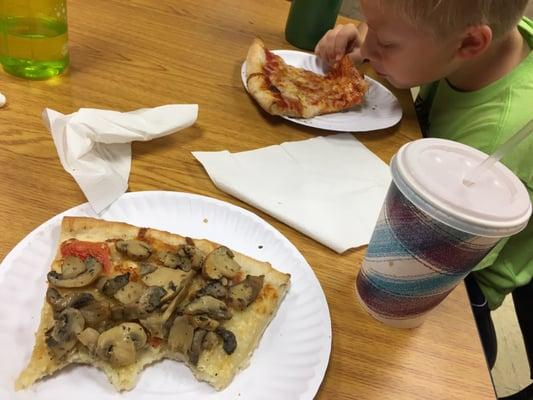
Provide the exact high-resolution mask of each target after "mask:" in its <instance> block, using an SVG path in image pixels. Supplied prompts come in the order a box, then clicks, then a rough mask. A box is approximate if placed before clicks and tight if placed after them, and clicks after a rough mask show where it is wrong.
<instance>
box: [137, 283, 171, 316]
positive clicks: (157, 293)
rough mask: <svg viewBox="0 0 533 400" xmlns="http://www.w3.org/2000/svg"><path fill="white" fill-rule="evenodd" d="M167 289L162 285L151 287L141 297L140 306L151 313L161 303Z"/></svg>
mask: <svg viewBox="0 0 533 400" xmlns="http://www.w3.org/2000/svg"><path fill="white" fill-rule="evenodd" d="M165 294H167V291H166V290H165V289H163V288H162V287H160V286H151V287H149V288H148V289H147V290H146V291H145V292H144V293H143V295H142V296H141V297H140V298H139V306H140V307H141V308H142V310H144V311H145V312H147V313H151V312H152V311H154V310H155V309H156V308H158V307H159V306H160V305H161V301H162V299H163V297H164V296H165Z"/></svg>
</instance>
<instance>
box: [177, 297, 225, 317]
mask: <svg viewBox="0 0 533 400" xmlns="http://www.w3.org/2000/svg"><path fill="white" fill-rule="evenodd" d="M183 312H184V313H185V314H189V315H198V314H207V315H209V316H210V317H211V318H214V319H218V320H220V319H230V318H231V311H230V310H229V309H228V306H227V305H226V303H224V302H223V301H221V300H218V299H215V298H214V297H212V296H203V297H199V298H197V299H194V300H193V301H192V302H190V303H189V304H187V305H186V306H185V308H184V310H183Z"/></svg>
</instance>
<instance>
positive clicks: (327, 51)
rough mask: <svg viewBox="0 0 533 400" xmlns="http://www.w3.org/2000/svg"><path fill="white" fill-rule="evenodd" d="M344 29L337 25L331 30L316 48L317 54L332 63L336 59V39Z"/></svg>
mask: <svg viewBox="0 0 533 400" xmlns="http://www.w3.org/2000/svg"><path fill="white" fill-rule="evenodd" d="M341 29H342V25H337V26H336V27H335V28H333V29H330V30H329V31H327V32H326V34H325V35H324V36H323V37H322V39H320V41H319V42H318V44H317V45H316V47H315V54H316V55H317V56H318V57H319V58H321V59H323V60H324V61H326V62H328V63H331V62H332V61H334V59H335V37H336V36H337V33H338V32H339V31H340V30H341Z"/></svg>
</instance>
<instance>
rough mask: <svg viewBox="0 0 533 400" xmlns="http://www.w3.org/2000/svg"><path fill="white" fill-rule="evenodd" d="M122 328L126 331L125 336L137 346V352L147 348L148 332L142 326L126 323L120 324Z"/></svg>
mask: <svg viewBox="0 0 533 400" xmlns="http://www.w3.org/2000/svg"><path fill="white" fill-rule="evenodd" d="M120 326H121V327H122V329H123V330H124V333H123V334H124V335H126V336H127V337H128V338H129V339H130V340H131V341H133V344H135V350H140V349H142V348H143V347H144V346H146V341H147V337H146V332H145V331H144V329H143V327H142V326H141V325H139V324H136V323H133V322H125V323H123V324H120Z"/></svg>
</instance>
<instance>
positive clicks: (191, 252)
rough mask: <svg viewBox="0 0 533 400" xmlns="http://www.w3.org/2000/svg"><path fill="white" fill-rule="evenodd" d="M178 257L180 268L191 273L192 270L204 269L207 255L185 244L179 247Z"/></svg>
mask: <svg viewBox="0 0 533 400" xmlns="http://www.w3.org/2000/svg"><path fill="white" fill-rule="evenodd" d="M178 256H179V260H180V262H179V264H178V267H179V268H181V269H182V270H183V271H189V270H190V269H191V268H192V269H194V270H195V271H198V270H199V269H200V268H202V265H203V263H204V260H205V257H206V254H205V253H204V252H203V251H202V250H200V249H199V248H198V247H196V246H194V245H191V244H184V245H181V246H180V247H179V249H178Z"/></svg>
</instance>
